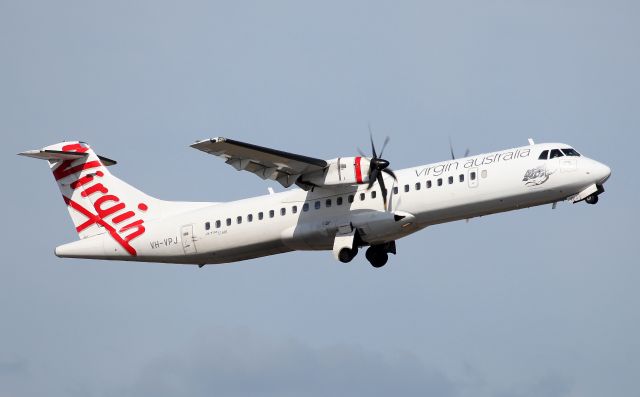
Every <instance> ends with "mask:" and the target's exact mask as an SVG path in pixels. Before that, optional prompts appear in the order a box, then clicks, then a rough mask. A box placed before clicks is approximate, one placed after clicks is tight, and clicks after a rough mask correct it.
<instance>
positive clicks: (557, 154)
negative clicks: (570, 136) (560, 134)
mask: <svg viewBox="0 0 640 397" xmlns="http://www.w3.org/2000/svg"><path fill="white" fill-rule="evenodd" d="M563 156H564V154H562V152H561V151H560V149H553V150H552V151H551V153H550V154H549V159H555V158H556V157H563Z"/></svg>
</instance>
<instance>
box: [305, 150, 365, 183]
mask: <svg viewBox="0 0 640 397" xmlns="http://www.w3.org/2000/svg"><path fill="white" fill-rule="evenodd" d="M327 162H328V163H329V166H328V167H327V168H325V169H324V170H322V171H316V172H311V173H308V174H304V175H303V176H302V177H301V178H300V182H301V183H302V184H309V185H313V186H335V185H356V184H362V183H369V166H370V163H371V162H370V160H369V159H368V158H367V157H360V156H358V157H338V158H337V159H332V160H328V161H327Z"/></svg>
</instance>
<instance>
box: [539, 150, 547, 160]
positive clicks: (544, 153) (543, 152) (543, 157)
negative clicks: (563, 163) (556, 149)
mask: <svg viewBox="0 0 640 397" xmlns="http://www.w3.org/2000/svg"><path fill="white" fill-rule="evenodd" d="M547 157H549V151H548V150H543V151H542V153H540V157H538V160H546V159H547Z"/></svg>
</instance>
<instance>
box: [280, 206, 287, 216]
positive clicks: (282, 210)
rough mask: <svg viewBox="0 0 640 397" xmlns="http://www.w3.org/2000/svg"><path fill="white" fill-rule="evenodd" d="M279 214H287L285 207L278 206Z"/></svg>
mask: <svg viewBox="0 0 640 397" xmlns="http://www.w3.org/2000/svg"><path fill="white" fill-rule="evenodd" d="M280 215H282V216H285V215H287V209H286V208H280Z"/></svg>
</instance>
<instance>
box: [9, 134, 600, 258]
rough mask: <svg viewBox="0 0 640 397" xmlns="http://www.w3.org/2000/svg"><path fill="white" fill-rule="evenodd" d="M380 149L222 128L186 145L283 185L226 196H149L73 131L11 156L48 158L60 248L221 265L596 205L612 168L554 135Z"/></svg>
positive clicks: (390, 247) (384, 248)
mask: <svg viewBox="0 0 640 397" xmlns="http://www.w3.org/2000/svg"><path fill="white" fill-rule="evenodd" d="M388 142H389V139H388V137H387V139H386V140H385V142H384V145H383V147H382V150H381V151H380V153H379V154H378V153H377V152H376V148H375V145H374V142H373V137H371V154H372V155H371V156H365V155H364V154H362V153H361V154H362V155H361V156H349V157H338V158H335V159H330V160H324V159H318V158H313V157H307V156H303V155H299V154H294V153H288V152H284V151H280V150H275V149H271V148H267V147H262V146H257V145H254V144H249V143H244V142H240V141H237V140H233V139H229V138H223V137H218V138H212V139H205V140H201V141H197V142H196V143H194V144H192V145H191V147H193V148H195V149H198V150H200V151H202V152H204V153H207V154H211V155H214V156H217V157H220V158H222V159H224V160H225V162H226V163H227V164H229V165H231V166H232V167H234V168H235V169H236V170H239V171H246V172H251V173H253V174H255V175H257V176H259V177H260V178H261V179H263V180H272V181H277V182H278V183H280V184H281V185H282V186H283V187H285V188H289V187H291V186H293V185H296V186H297V188H292V189H287V190H285V191H282V192H279V193H275V192H274V191H273V189H271V188H269V194H266V195H263V196H258V197H252V198H247V199H243V200H237V201H231V202H176V201H163V200H159V199H157V198H154V197H151V196H149V195H147V194H145V193H143V192H141V191H140V190H138V189H136V188H135V187H133V186H131V185H129V184H127V183H126V182H124V181H122V180H120V179H118V178H117V177H115V176H114V175H113V174H112V173H111V172H110V171H109V169H108V167H110V166H112V165H114V164H116V162H115V161H114V160H111V159H109V158H107V157H103V156H100V155H97V154H96V153H95V152H94V151H93V149H91V147H90V146H89V145H88V144H86V143H84V142H80V141H72V142H62V143H57V144H54V145H51V146H47V147H45V148H43V149H39V150H29V151H26V152H22V153H19V155H22V156H27V157H33V158H37V159H43V160H47V161H48V164H49V167H50V169H51V171H52V172H53V176H54V179H55V180H56V182H57V184H58V187H59V188H60V192H61V193H62V197H63V199H64V202H65V204H66V205H67V207H68V211H69V214H70V216H71V219H72V221H73V224H74V226H75V228H76V231H77V233H78V236H79V240H77V241H74V242H71V243H68V244H64V245H61V246H58V247H57V248H56V249H55V255H56V256H58V257H62V258H86V259H103V260H122V261H140V262H159V263H177V264H194V265H198V266H199V267H202V266H204V265H207V264H221V263H228V262H236V261H242V260H247V259H253V258H259V257H263V256H267V255H273V254H279V253H284V252H289V251H297V250H302V251H315V250H327V251H329V250H330V251H332V253H333V257H334V258H335V259H336V260H337V261H340V262H344V263H347V262H350V261H351V260H353V258H354V257H355V256H356V255H357V254H358V251H359V250H360V249H361V248H364V247H368V248H367V249H366V253H365V256H366V259H367V260H368V261H369V262H370V263H371V265H373V266H374V267H376V268H379V267H382V266H384V265H385V264H386V263H387V261H388V254H394V255H395V254H396V241H397V240H399V239H401V238H402V237H406V236H408V235H410V234H412V233H415V232H417V231H419V230H422V229H424V228H426V227H428V226H434V225H437V224H441V223H445V222H453V221H458V220H469V219H471V218H475V217H480V216H485V215H489V214H495V213H500V212H505V211H511V210H517V209H522V208H528V207H533V206H539V205H545V204H553V208H555V206H556V203H558V202H560V201H564V200H567V201H569V202H572V203H578V202H582V201H584V202H586V203H588V204H596V203H597V202H598V197H599V195H600V194H602V193H603V192H604V187H603V186H604V183H605V182H606V181H607V180H608V179H609V177H610V175H611V169H610V168H609V167H608V166H606V165H604V164H602V163H600V162H597V161H595V160H592V159H590V158H587V157H585V156H582V155H581V154H580V153H578V152H577V151H576V150H575V149H574V148H573V147H571V146H570V145H567V144H563V143H542V144H536V143H534V142H533V140H532V139H529V144H528V145H526V146H522V147H517V148H512V149H506V150H501V151H498V152H492V153H486V154H479V155H475V156H470V157H464V158H455V156H454V155H453V150H452V153H451V154H452V156H451V157H452V158H451V159H450V160H446V161H441V162H438V163H433V164H426V165H419V166H417V167H411V168H406V169H402V170H397V171H393V170H391V168H389V161H387V160H385V159H384V158H383V157H382V156H383V152H384V149H385V147H386V145H387V143H388Z"/></svg>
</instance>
